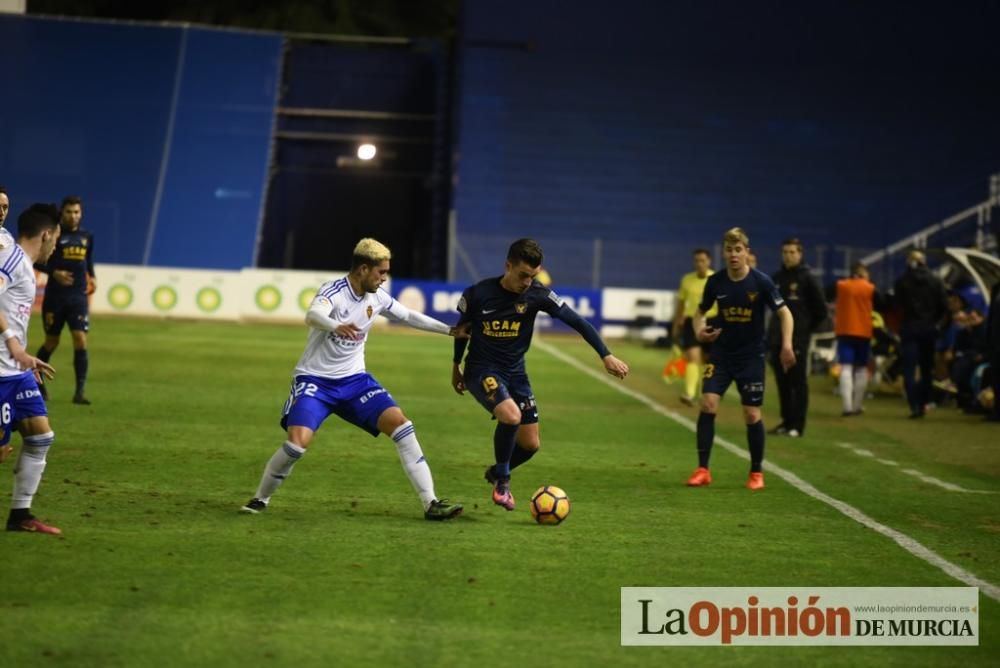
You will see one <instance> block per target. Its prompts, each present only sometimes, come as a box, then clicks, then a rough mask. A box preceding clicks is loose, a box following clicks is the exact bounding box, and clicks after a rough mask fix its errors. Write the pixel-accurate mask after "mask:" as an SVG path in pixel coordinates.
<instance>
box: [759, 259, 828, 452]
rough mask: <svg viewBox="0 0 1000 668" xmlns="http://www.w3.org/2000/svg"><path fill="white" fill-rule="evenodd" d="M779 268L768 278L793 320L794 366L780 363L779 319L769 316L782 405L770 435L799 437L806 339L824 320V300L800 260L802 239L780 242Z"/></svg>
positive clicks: (805, 403)
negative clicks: (779, 416) (780, 263)
mask: <svg viewBox="0 0 1000 668" xmlns="http://www.w3.org/2000/svg"><path fill="white" fill-rule="evenodd" d="M781 261H782V267H781V269H779V270H778V271H776V272H775V273H774V274H773V275H772V277H771V278H773V279H774V283H775V285H777V286H778V290H779V291H780V292H781V296H782V297H784V298H785V303H786V304H787V305H788V308H789V309H790V310H791V312H792V318H793V319H794V321H795V333H794V336H793V338H792V349H793V350H794V351H795V359H796V360H797V361H796V363H795V365H794V366H792V367H791V368H789V369H787V370H785V369H784V368H783V367H782V365H781V359H780V355H781V330H780V327H779V326H778V319H777V318H771V322H770V325H769V326H768V331H767V345H768V353H769V354H768V358H769V359H770V362H771V367H772V368H773V369H774V380H775V382H776V383H777V386H778V400H779V402H780V404H781V423H780V424H779V425H778V426H777V427H775V428H774V429H772V430H771V433H772V434H786V435H788V436H791V437H793V438H794V437H798V436H801V435H802V434H803V433H805V430H806V412H807V410H808V408H809V379H808V378H807V377H806V369H807V368H808V360H807V359H806V356H807V355H808V353H809V338H810V337H811V336H812V333H813V332H814V331H816V329H817V328H819V326H820V325H821V324H822V323H823V321H824V320H825V319H826V301H825V299H824V298H823V289H822V288H821V287H820V284H819V281H817V280H816V278H815V277H814V276H813V275H812V271H811V270H810V269H809V267H808V265H806V264H805V263H803V262H802V242H801V241H799V240H798V239H786V240H785V241H783V242H782V243H781Z"/></svg>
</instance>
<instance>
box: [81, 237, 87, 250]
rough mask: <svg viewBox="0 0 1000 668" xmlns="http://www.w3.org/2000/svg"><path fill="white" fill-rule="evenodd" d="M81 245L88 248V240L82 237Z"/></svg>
mask: <svg viewBox="0 0 1000 668" xmlns="http://www.w3.org/2000/svg"><path fill="white" fill-rule="evenodd" d="M80 245H81V246H83V247H84V248H86V247H87V240H86V239H80Z"/></svg>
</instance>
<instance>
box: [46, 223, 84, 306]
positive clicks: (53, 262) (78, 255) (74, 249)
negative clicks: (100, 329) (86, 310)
mask: <svg viewBox="0 0 1000 668" xmlns="http://www.w3.org/2000/svg"><path fill="white" fill-rule="evenodd" d="M38 269H40V270H41V271H44V272H45V273H46V274H48V275H49V282H48V283H47V284H46V286H45V294H46V296H52V297H67V296H81V297H82V296H85V295H86V294H87V276H91V277H93V276H94V235H93V234H91V233H90V232H87V231H86V230H84V229H80V228H78V229H76V230H75V231H73V232H69V231H68V230H66V228H65V227H64V228H63V230H62V234H61V235H60V236H59V243H57V244H56V248H55V250H54V251H52V255H51V256H50V257H49V260H48V262H46V263H45V264H44V265H38ZM57 270H65V271H68V272H70V273H71V274H73V285H70V286H65V285H62V284H60V283H59V281H55V280H52V272H53V271H57Z"/></svg>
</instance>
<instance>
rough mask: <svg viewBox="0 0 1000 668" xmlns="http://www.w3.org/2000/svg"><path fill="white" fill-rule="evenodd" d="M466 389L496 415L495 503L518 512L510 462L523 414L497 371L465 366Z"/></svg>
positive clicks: (494, 433)
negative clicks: (515, 504) (515, 509)
mask: <svg viewBox="0 0 1000 668" xmlns="http://www.w3.org/2000/svg"><path fill="white" fill-rule="evenodd" d="M464 380H465V387H466V389H468V390H469V393H470V394H472V396H474V397H475V398H476V401H478V402H479V404H480V405H481V406H482V407H483V408H485V409H486V410H487V411H489V412H490V413H492V414H493V417H494V418H496V421H497V426H496V428H495V429H494V430H493V457H494V461H495V463H494V465H493V472H494V476H495V478H494V480H493V497H492V498H493V503H495V504H497V505H498V506H503V507H504V508H506V509H507V510H513V509H514V495H513V494H511V493H510V462H511V458H512V457H513V454H514V448H515V447H516V443H517V432H518V429H519V428H520V426H521V420H522V414H521V409H520V408H519V407H518V405H517V402H516V401H515V400H514V399H513V397H511V393H510V390H509V389H508V387H507V378H506V377H505V376H504V375H501V374H500V373H499V372H498V371H497V370H495V369H488V368H484V369H474V368H470V367H469V365H466V366H465V375H464Z"/></svg>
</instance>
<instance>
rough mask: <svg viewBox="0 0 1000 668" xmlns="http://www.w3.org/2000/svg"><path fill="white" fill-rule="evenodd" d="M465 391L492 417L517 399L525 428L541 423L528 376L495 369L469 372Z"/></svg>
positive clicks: (466, 371) (464, 378)
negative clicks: (500, 407) (498, 406)
mask: <svg viewBox="0 0 1000 668" xmlns="http://www.w3.org/2000/svg"><path fill="white" fill-rule="evenodd" d="M462 379H463V380H464V381H465V387H466V389H467V390H469V392H471V393H472V396H474V397H475V398H476V401H478V402H479V403H480V405H481V406H482V407H483V408H485V409H486V410H487V411H489V413H490V415H492V414H493V410H494V409H495V408H496V407H497V404H499V403H500V402H501V401H506V400H507V399H513V400H514V403H516V404H517V407H518V408H520V409H521V424H535V423H537V422H538V405H537V404H536V403H535V393H534V392H532V391H531V383H530V382H529V381H528V374H526V373H504V372H501V371H499V370H497V369H495V368H491V367H473V368H471V369H470V368H469V367H466V368H465V374H464V375H463V378H462Z"/></svg>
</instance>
